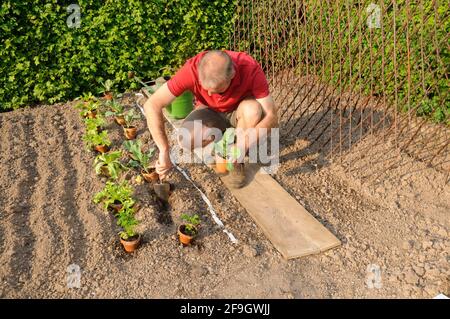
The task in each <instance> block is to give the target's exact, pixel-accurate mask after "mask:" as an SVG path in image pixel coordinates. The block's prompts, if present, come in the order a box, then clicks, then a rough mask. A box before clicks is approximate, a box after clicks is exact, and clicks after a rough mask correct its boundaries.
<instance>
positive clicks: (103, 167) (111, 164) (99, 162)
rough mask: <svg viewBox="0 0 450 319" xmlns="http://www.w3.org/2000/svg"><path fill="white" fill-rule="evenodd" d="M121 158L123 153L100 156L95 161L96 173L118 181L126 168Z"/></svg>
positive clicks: (117, 152) (116, 152)
mask: <svg viewBox="0 0 450 319" xmlns="http://www.w3.org/2000/svg"><path fill="white" fill-rule="evenodd" d="M121 157H122V152H121V151H114V152H109V153H104V154H99V155H98V156H97V157H96V158H95V161H94V168H95V173H96V174H97V175H100V174H103V175H106V176H109V177H111V178H112V179H117V178H118V177H119V173H120V172H121V171H122V170H124V169H125V166H124V165H123V164H122V163H121V162H120V160H119V159H120V158H121Z"/></svg>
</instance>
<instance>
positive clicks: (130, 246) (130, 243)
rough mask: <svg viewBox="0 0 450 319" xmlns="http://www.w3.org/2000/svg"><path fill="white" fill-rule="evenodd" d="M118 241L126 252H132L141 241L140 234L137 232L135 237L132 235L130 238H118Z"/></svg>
mask: <svg viewBox="0 0 450 319" xmlns="http://www.w3.org/2000/svg"><path fill="white" fill-rule="evenodd" d="M120 243H121V244H122V246H123V248H124V249H125V251H126V252H127V253H132V252H133V251H135V250H136V249H137V248H138V246H139V244H140V243H141V234H138V235H137V238H136V236H134V237H133V238H131V240H125V239H122V238H120Z"/></svg>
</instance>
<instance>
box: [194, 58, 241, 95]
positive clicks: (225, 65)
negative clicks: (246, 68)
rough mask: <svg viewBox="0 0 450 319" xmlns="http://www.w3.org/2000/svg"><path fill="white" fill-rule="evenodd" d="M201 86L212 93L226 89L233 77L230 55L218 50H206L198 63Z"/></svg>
mask: <svg viewBox="0 0 450 319" xmlns="http://www.w3.org/2000/svg"><path fill="white" fill-rule="evenodd" d="M198 72H199V78H200V83H201V85H202V87H203V88H204V89H206V90H208V91H214V92H213V93H221V92H220V91H221V90H224V91H225V90H226V89H227V88H228V86H229V85H230V82H231V80H232V79H233V77H234V74H235V71H234V67H233V61H232V60H231V58H230V56H229V55H228V54H227V53H226V52H224V51H219V50H212V51H208V52H207V53H206V54H205V55H204V56H203V57H202V59H201V60H200V63H199V65H198Z"/></svg>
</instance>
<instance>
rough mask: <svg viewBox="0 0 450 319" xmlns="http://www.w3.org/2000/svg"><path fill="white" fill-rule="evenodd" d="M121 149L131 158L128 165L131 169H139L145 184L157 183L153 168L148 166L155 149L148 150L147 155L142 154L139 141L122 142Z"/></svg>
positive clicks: (156, 175) (157, 177) (157, 176)
mask: <svg viewBox="0 0 450 319" xmlns="http://www.w3.org/2000/svg"><path fill="white" fill-rule="evenodd" d="M123 147H124V148H125V149H126V150H127V151H128V152H129V154H130V156H131V160H130V161H129V163H128V164H129V165H130V166H131V167H133V168H136V169H139V170H140V171H141V174H142V176H143V177H144V179H145V180H146V181H147V182H150V183H154V182H157V181H158V179H159V175H158V174H157V173H156V172H155V168H154V167H151V165H150V160H151V158H152V157H153V155H154V153H155V149H154V148H150V149H149V150H148V152H147V153H145V152H142V143H141V141H139V140H138V141H136V140H134V141H125V142H123Z"/></svg>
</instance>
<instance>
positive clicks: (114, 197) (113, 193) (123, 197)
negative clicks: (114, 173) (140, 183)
mask: <svg viewBox="0 0 450 319" xmlns="http://www.w3.org/2000/svg"><path fill="white" fill-rule="evenodd" d="M132 194H133V189H132V188H131V186H130V185H128V182H127V181H123V182H121V183H114V182H111V181H108V182H106V185H105V187H104V188H103V189H102V190H101V191H100V192H98V193H97V194H95V196H94V203H96V204H98V203H100V202H102V203H103V208H104V209H105V211H108V209H110V208H112V209H114V210H115V211H116V212H119V211H120V210H121V209H122V208H123V207H124V206H127V207H133V205H134V204H135V200H134V199H133V198H132V197H131V196H132Z"/></svg>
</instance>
